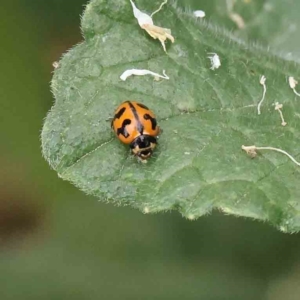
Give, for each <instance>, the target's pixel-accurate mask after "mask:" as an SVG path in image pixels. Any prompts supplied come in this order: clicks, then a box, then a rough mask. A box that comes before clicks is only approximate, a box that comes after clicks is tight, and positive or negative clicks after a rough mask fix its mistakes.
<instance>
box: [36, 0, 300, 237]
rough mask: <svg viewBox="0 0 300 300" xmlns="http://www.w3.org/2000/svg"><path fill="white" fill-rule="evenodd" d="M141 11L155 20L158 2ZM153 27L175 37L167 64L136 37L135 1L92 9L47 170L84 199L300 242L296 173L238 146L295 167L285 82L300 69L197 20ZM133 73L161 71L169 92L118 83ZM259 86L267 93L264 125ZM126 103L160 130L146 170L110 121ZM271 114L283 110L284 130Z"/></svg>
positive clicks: (64, 74) (63, 85)
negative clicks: (217, 62)
mask: <svg viewBox="0 0 300 300" xmlns="http://www.w3.org/2000/svg"><path fill="white" fill-rule="evenodd" d="M169 2H171V1H169ZM136 5H137V7H138V8H139V9H141V10H143V11H146V12H148V13H151V12H152V11H154V10H156V9H157V7H158V6H159V5H160V2H159V1H146V0H140V1H136ZM154 22H155V25H157V26H161V27H164V28H170V29H171V30H172V34H173V35H174V37H175V43H174V44H170V43H169V42H168V43H167V53H165V52H164V51H163V49H162V46H161V44H160V42H159V41H158V40H154V39H152V38H151V37H150V36H149V35H148V34H147V33H146V31H144V30H143V29H141V28H140V27H139V25H138V23H137V20H136V19H135V18H134V16H133V13H132V8H131V5H130V1H129V0H128V1H127V0H110V1H108V0H93V1H91V2H90V3H89V4H88V5H87V6H86V10H85V13H84V15H83V18H82V31H83V34H84V37H85V41H84V42H83V43H81V44H79V45H77V46H76V47H74V48H73V49H72V50H70V51H69V52H68V53H66V54H65V55H64V56H63V58H62V59H61V61H60V62H59V67H58V69H56V70H55V73H54V76H53V80H52V90H53V93H54V96H55V100H56V101H55V104H54V106H53V107H52V109H51V111H50V113H49V114H48V116H47V118H46V121H45V124H44V128H43V132H42V146H43V154H44V156H45V158H46V159H47V161H48V162H49V164H50V165H51V167H52V168H53V169H55V170H56V171H57V172H58V174H59V176H60V177H61V178H63V179H65V180H68V181H71V182H72V183H74V184H75V185H76V186H78V187H79V188H80V189H81V190H83V191H84V192H86V193H88V194H92V195H95V196H97V197H98V198H100V199H101V200H105V201H108V202H112V203H115V204H118V205H131V206H133V207H135V208H138V209H140V210H141V211H143V212H159V211H167V210H172V209H177V210H178V211H179V212H180V213H181V214H182V215H183V216H185V217H188V218H190V219H194V218H197V217H199V216H202V215H204V214H207V213H208V212H210V211H211V210H212V209H214V208H217V209H220V210H222V211H224V212H225V213H229V214H234V215H237V216H245V217H252V218H256V219H259V220H263V221H269V222H270V223H272V224H273V225H275V226H276V227H278V228H280V229H281V230H282V231H287V232H294V231H298V230H299V229H300V214H299V212H300V185H299V179H300V172H299V167H297V166H296V165H295V164H294V163H293V162H292V161H291V160H289V159H288V158H287V157H286V156H284V155H282V154H279V153H277V152H272V151H264V152H261V153H260V154H259V155H258V156H257V157H256V158H255V159H250V158H249V157H248V156H247V155H246V154H245V153H244V152H242V150H241V146H242V145H253V144H255V145H256V146H273V147H276V148H281V149H284V150H286V151H288V152H289V153H291V154H293V155H294V156H295V157H297V155H299V146H298V145H299V141H300V134H299V127H300V122H299V116H300V109H299V101H300V99H299V98H297V97H296V96H295V94H293V91H292V90H291V89H290V87H289V86H288V84H287V81H286V76H294V77H295V78H300V70H299V65H297V64H296V63H295V62H288V61H285V60H283V59H281V58H279V57H276V56H274V55H272V54H271V53H270V51H267V50H266V49H263V48H262V47H259V48H258V47H254V46H251V45H248V44H246V43H244V42H242V41H241V40H238V39H237V38H236V37H234V36H233V35H231V34H230V33H228V32H227V31H226V30H224V29H221V28H219V27H217V26H214V25H213V24H210V23H206V22H205V21H198V20H195V19H194V17H193V15H192V13H191V11H187V12H183V11H182V10H181V9H178V8H177V7H176V5H175V4H174V2H171V3H168V4H167V5H165V6H164V8H163V9H162V11H161V12H159V13H158V14H156V15H155V16H154ZM209 52H216V53H218V55H219V56H220V58H221V63H222V65H221V67H220V68H219V69H217V70H214V71H213V70H211V69H210V66H211V65H210V61H209V59H208V58H207V56H208V53H209ZM133 68H139V69H149V70H151V71H154V72H157V73H161V72H162V70H163V69H164V70H166V73H167V74H168V75H169V76H170V80H162V81H154V80H153V77H151V76H144V77H138V76H136V77H130V78H128V79H127V81H125V82H123V81H121V80H120V78H119V76H120V75H121V74H122V73H123V71H125V70H127V69H133ZM262 75H265V76H266V78H267V81H266V84H267V93H266V99H265V101H264V103H263V105H262V108H261V109H262V114H261V115H258V114H257V107H256V106H257V104H258V102H259V101H260V99H261V97H262V91H263V89H262V86H261V85H260V84H259V79H260V77H261V76H262ZM131 99H132V100H138V101H140V102H142V103H144V104H145V105H147V106H149V107H150V108H151V109H152V110H153V111H154V112H155V114H156V115H157V117H158V121H159V125H160V126H161V127H162V129H163V134H162V135H161V137H160V139H159V146H158V148H157V150H155V152H154V155H153V157H152V158H150V159H149V161H148V163H147V164H140V163H138V162H137V160H136V159H135V158H133V157H132V156H131V155H130V154H129V149H128V146H125V145H122V144H121V143H120V142H119V141H118V140H117V138H115V136H114V134H113V133H112V132H111V129H110V122H108V121H107V119H109V118H110V117H112V115H113V113H114V110H115V109H116V107H117V106H118V105H119V104H120V103H121V102H123V101H125V100H131ZM275 102H280V103H282V104H283V114H284V117H285V120H286V122H287V123H288V125H287V126H286V127H283V126H281V120H280V116H279V113H278V112H277V111H275V110H274V105H272V104H274V103H275Z"/></svg>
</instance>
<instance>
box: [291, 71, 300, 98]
mask: <svg viewBox="0 0 300 300" xmlns="http://www.w3.org/2000/svg"><path fill="white" fill-rule="evenodd" d="M297 84H298V81H297V80H296V79H295V78H294V77H292V76H290V77H289V85H290V88H291V89H292V90H293V92H294V94H295V95H297V96H299V97H300V94H299V93H298V92H297V91H296V85H297Z"/></svg>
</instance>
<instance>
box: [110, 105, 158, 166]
mask: <svg viewBox="0 0 300 300" xmlns="http://www.w3.org/2000/svg"><path fill="white" fill-rule="evenodd" d="M111 127H112V129H113V130H114V132H115V134H116V136H117V137H118V139H119V140H120V141H121V142H123V143H124V144H130V149H131V153H132V154H133V155H135V156H137V157H138V159H139V160H141V161H143V162H146V160H147V159H148V158H149V157H150V156H151V155H152V153H153V150H154V148H155V147H156V144H157V136H158V135H159V133H160V128H159V126H158V125H157V122H156V118H155V115H154V113H153V112H152V111H151V110H150V109H149V108H148V107H147V106H145V105H144V104H142V103H139V102H136V101H125V102H123V103H122V104H120V106H119V107H118V108H117V109H116V111H115V115H114V117H113V119H112V122H111Z"/></svg>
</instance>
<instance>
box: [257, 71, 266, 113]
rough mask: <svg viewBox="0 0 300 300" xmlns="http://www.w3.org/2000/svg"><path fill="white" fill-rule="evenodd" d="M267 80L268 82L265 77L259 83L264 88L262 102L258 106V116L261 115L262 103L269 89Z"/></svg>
mask: <svg viewBox="0 0 300 300" xmlns="http://www.w3.org/2000/svg"><path fill="white" fill-rule="evenodd" d="M266 80H267V78H266V77H265V76H264V75H263V76H261V78H260V81H259V83H260V84H261V85H262V86H263V88H264V91H263V95H262V98H261V100H260V102H259V103H258V106H257V114H259V115H260V107H261V105H262V103H263V101H264V99H265V95H266V91H267V87H266V83H265V82H266Z"/></svg>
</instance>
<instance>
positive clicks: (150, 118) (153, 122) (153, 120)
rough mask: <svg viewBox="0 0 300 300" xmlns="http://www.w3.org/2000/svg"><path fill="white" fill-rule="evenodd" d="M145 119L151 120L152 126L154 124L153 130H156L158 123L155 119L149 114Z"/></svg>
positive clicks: (145, 115)
mask: <svg viewBox="0 0 300 300" xmlns="http://www.w3.org/2000/svg"><path fill="white" fill-rule="evenodd" d="M144 119H145V120H150V122H151V124H152V130H155V128H156V126H157V122H156V119H155V118H152V117H151V116H150V115H149V114H144Z"/></svg>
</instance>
